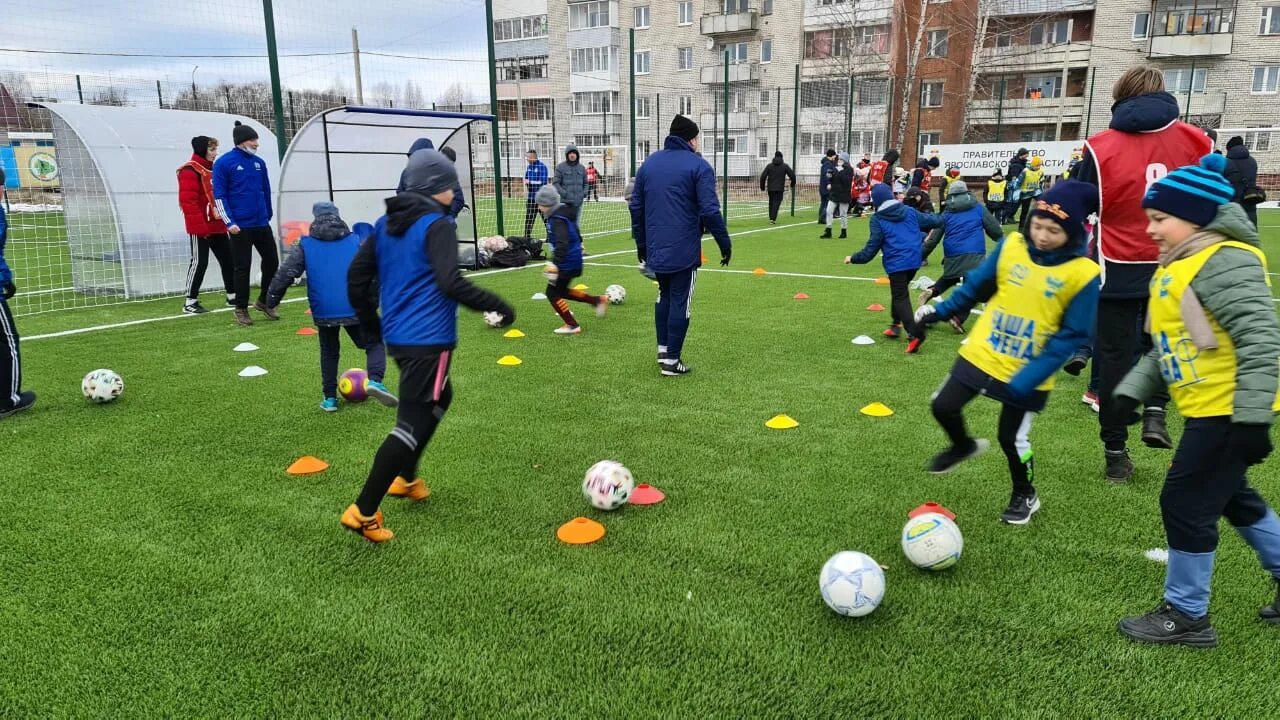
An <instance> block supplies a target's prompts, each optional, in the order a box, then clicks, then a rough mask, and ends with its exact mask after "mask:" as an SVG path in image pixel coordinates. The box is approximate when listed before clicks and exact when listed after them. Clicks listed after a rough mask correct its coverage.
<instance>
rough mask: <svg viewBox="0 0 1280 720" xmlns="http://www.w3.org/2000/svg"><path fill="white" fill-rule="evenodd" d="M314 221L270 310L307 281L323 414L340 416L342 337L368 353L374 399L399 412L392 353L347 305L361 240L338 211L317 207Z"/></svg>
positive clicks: (281, 276) (273, 289) (275, 283)
mask: <svg viewBox="0 0 1280 720" xmlns="http://www.w3.org/2000/svg"><path fill="white" fill-rule="evenodd" d="M311 214H312V216H313V217H314V219H313V220H312V221H311V229H310V230H308V231H307V234H306V235H305V236H304V237H302V238H301V239H300V240H298V242H297V243H296V244H295V245H294V246H293V249H292V250H290V251H289V256H288V257H287V258H285V261H284V265H282V266H281V267H280V270H279V271H278V272H277V273H276V275H275V277H274V278H272V279H271V285H270V286H269V288H268V290H267V307H268V308H270V309H271V310H275V309H276V307H278V306H279V305H280V301H281V300H283V299H284V294H285V292H286V291H287V290H288V289H289V286H290V285H292V284H293V282H294V281H295V280H297V279H298V278H300V277H302V274H303V273H306V275H307V302H309V303H310V304H311V320H312V322H314V323H315V324H316V329H317V330H318V331H319V334H320V385H321V389H322V391H323V392H324V399H322V400H321V401H320V409H321V410H324V411H325V412H337V411H338V360H339V359H340V357H341V352H342V335H341V331H342V329H343V328H346V330H347V335H348V336H350V337H351V341H352V342H354V343H355V344H356V347H358V348H360V349H361V350H364V354H365V362H366V363H367V365H366V368H367V369H368V372H369V384H368V386H367V389H368V392H369V394H370V395H372V396H373V397H375V398H377V399H378V402H380V403H382V404H383V405H386V406H387V407H395V406H396V396H395V395H392V394H391V391H390V390H388V389H387V386H386V385H383V384H382V377H383V376H384V375H386V373H387V353H386V350H385V348H383V346H382V342H381V341H380V340H369V339H367V338H366V337H365V333H364V332H363V330H362V329H361V327H360V321H359V320H357V319H356V311H355V310H354V309H353V308H352V307H351V301H350V300H348V299H347V271H348V270H349V269H350V268H351V261H352V260H354V259H355V256H356V252H357V251H358V250H359V249H360V243H361V242H362V240H363V239H362V238H361V237H360V236H359V235H357V234H356V233H353V232H351V228H349V227H347V224H346V223H345V222H344V221H343V220H342V217H341V216H340V215H339V214H338V206H336V205H334V204H333V203H331V202H318V203H316V204H315V205H313V206H312V207H311Z"/></svg>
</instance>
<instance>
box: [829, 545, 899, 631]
mask: <svg viewBox="0 0 1280 720" xmlns="http://www.w3.org/2000/svg"><path fill="white" fill-rule="evenodd" d="M818 589H819V590H821V591H822V601H823V602H825V603H826V604H827V607H829V608H831V609H832V610H834V611H836V613H838V614H840V615H844V616H846V617H862V616H863V615H870V614H871V612H872V611H873V610H875V609H876V608H878V607H880V601H881V600H883V599H884V571H883V570H881V569H880V565H879V564H878V563H877V562H876V561H875V560H872V559H871V558H870V557H869V556H867V555H864V554H862V553H860V552H853V551H850V550H846V551H844V552H838V553H836V554H835V555H832V556H831V559H830V560H827V562H826V564H825V565H823V566H822V574H821V575H819V576H818Z"/></svg>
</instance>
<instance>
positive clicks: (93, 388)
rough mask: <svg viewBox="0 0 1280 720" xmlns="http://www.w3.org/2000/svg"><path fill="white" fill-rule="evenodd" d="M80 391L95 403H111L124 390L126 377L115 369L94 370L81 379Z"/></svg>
mask: <svg viewBox="0 0 1280 720" xmlns="http://www.w3.org/2000/svg"><path fill="white" fill-rule="evenodd" d="M80 392H82V393H84V396H85V397H86V398H88V399H89V400H92V401H93V402H95V403H109V402H111V401H112V400H115V399H116V398H118V397H120V393H122V392H124V379H123V378H121V377H120V376H119V375H118V374H117V373H116V371H115V370H108V369H106V368H101V369H99V370H94V371H93V372H91V373H89V374H88V375H85V376H84V380H81V381H80Z"/></svg>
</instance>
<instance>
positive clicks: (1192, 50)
mask: <svg viewBox="0 0 1280 720" xmlns="http://www.w3.org/2000/svg"><path fill="white" fill-rule="evenodd" d="M1231 38H1232V34H1231V33H1204V34H1198V35H1156V36H1154V37H1152V38H1151V49H1150V51H1148V52H1147V55H1148V56H1149V57H1153V58H1168V57H1210V56H1214V55H1230V54H1231Z"/></svg>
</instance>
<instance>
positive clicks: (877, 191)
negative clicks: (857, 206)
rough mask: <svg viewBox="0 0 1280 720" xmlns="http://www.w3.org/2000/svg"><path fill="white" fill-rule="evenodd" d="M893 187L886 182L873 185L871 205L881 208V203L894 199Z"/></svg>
mask: <svg viewBox="0 0 1280 720" xmlns="http://www.w3.org/2000/svg"><path fill="white" fill-rule="evenodd" d="M894 199H895V198H894V197H893V189H892V188H890V187H889V186H888V185H885V184H884V183H876V184H875V185H872V186H871V206H872V207H874V208H875V209H877V210H879V209H880V206H881V205H884V204H885V203H887V202H889V201H891V200H894Z"/></svg>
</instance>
